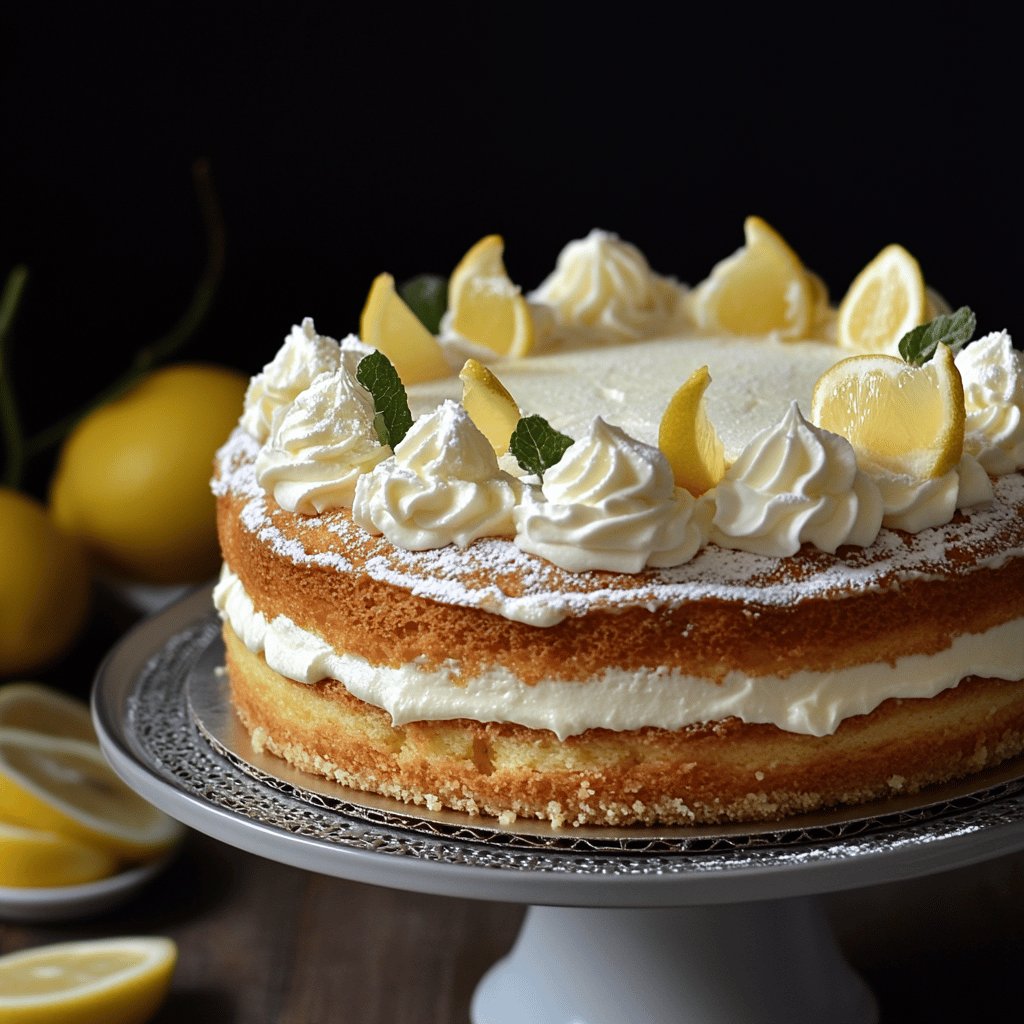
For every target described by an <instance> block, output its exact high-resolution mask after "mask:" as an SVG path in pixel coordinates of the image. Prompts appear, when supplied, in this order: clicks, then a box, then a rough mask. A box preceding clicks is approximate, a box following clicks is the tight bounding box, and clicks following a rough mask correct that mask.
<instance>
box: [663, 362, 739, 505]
mask: <svg viewBox="0 0 1024 1024" xmlns="http://www.w3.org/2000/svg"><path fill="white" fill-rule="evenodd" d="M710 384H711V373H710V372H709V370H708V368H707V366H701V367H698V368H697V369H696V370H694V371H693V373H692V374H690V376H689V377H688V378H687V379H686V380H685V381H684V382H683V383H682V384H681V385H680V387H679V388H678V389H677V390H676V392H675V394H673V396H672V397H671V398H670V399H669V403H668V405H667V406H666V407H665V412H664V413H663V414H662V417H661V423H660V424H659V427H658V447H659V448H660V449H661V451H662V453H663V454H664V455H665V457H666V458H667V459H668V461H669V465H670V466H671V467H672V473H673V475H674V477H675V481H676V484H677V485H678V486H680V487H685V488H686V490H688V491H689V492H690V493H691V494H692V495H694V497H699V496H700V495H701V494H703V493H704V492H705V491H708V490H710V489H711V488H712V487H714V486H715V485H716V484H717V483H718V482H719V481H720V480H721V479H722V477H723V476H724V475H725V469H726V464H725V450H724V446H723V444H722V441H721V438H719V436H718V431H717V430H715V426H714V424H713V423H712V422H711V420H710V418H709V417H708V413H707V403H706V402H705V399H704V393H705V392H706V391H707V389H708V386H709V385H710Z"/></svg>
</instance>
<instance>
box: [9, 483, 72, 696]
mask: <svg viewBox="0 0 1024 1024" xmlns="http://www.w3.org/2000/svg"><path fill="white" fill-rule="evenodd" d="M0 524H2V527H3V528H2V529H0V676H14V675H24V674H30V673H33V672H35V671H37V670H39V669H43V668H46V667H47V666H48V665H50V664H51V663H52V662H54V661H56V660H57V659H58V658H59V657H60V656H61V655H63V654H64V653H65V652H66V651H67V650H68V648H69V647H70V646H71V645H72V644H73V643H74V641H75V640H76V639H77V638H78V635H79V633H80V632H81V630H82V628H83V626H84V625H85V621H86V618H87V615H88V612H89V597H90V577H89V568H88V564H87V561H86V558H85V556H84V554H83V553H82V550H81V548H80V547H79V545H78V543H77V542H76V541H75V540H74V539H73V538H71V537H68V536H67V535H66V534H64V533H62V532H61V531H60V530H59V529H58V528H57V526H56V524H55V523H54V521H53V519H52V518H51V517H50V514H49V512H48V511H47V509H46V506H45V505H44V504H43V503H42V502H40V501H37V500H36V499H35V498H32V497H29V496H28V495H25V494H22V493H21V492H19V491H15V490H11V489H10V488H0Z"/></svg>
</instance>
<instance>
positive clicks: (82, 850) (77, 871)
mask: <svg viewBox="0 0 1024 1024" xmlns="http://www.w3.org/2000/svg"><path fill="white" fill-rule="evenodd" d="M117 868H118V863H117V861H116V860H115V858H113V857H112V856H111V855H110V854H109V853H107V852H105V851H104V850H100V849H98V848H97V847H95V846H89V845H87V844H86V843H81V842H79V841H78V840H77V839H71V838H70V837H69V836H62V835H58V834H57V833H56V832H42V831H40V830H39V829H34V828H23V827H22V826H20V825H9V824H7V823H6V822H3V821H0V886H10V887H11V888H15V889H28V888H47V889H49V888H54V887H58V886H65V885H81V884H82V883H84V882H95V881H96V880H97V879H100V878H106V877H107V876H108V875H112V874H114V873H115V872H116V871H117Z"/></svg>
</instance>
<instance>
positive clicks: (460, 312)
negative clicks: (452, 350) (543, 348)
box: [448, 235, 534, 358]
mask: <svg viewBox="0 0 1024 1024" xmlns="http://www.w3.org/2000/svg"><path fill="white" fill-rule="evenodd" d="M504 252H505V242H504V240H503V239H502V237H501V236H500V235H486V236H485V237H484V238H481V239H480V241H479V242H477V243H476V245H474V246H473V247H472V248H471V249H470V250H469V251H468V252H467V253H466V255H465V256H463V257H462V259H461V260H459V263H458V266H456V268H455V270H453V271H452V276H451V279H450V280H449V282H448V312H449V320H448V327H449V329H450V330H452V331H453V332H454V333H455V334H457V335H458V336H459V337H461V338H464V339H465V340H466V341H469V342H472V343H473V344H475V345H480V346H482V347H483V348H488V349H491V350H492V351H494V352H496V353H498V354H499V355H502V356H512V357H517V358H518V357H520V356H525V355H526V354H527V353H528V352H530V351H531V349H532V348H533V340H534V328H533V319H532V317H531V315H530V307H529V305H528V304H527V302H526V299H525V298H524V296H523V294H522V289H520V288H519V286H518V285H516V284H513V283H512V279H511V278H510V277H509V276H508V272H507V271H506V270H505V263H504V260H503V256H504Z"/></svg>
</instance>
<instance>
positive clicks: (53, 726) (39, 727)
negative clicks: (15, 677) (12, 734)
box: [0, 682, 96, 743]
mask: <svg viewBox="0 0 1024 1024" xmlns="http://www.w3.org/2000/svg"><path fill="white" fill-rule="evenodd" d="M0 729H29V730H31V731H32V732H42V733H46V734H47V735H50V736H64V737H67V738H69V739H75V740H83V741H86V742H92V743H95V742H96V732H95V730H94V729H93V725H92V717H91V716H90V714H89V708H88V706H87V705H86V704H85V702H84V701H80V700H77V699H76V698H74V697H72V696H70V695H68V694H66V693H62V692H61V691H60V690H55V689H53V688H52V687H49V686H44V685H43V684H42V683H33V682H15V683H5V684H4V685H3V686H0Z"/></svg>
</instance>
